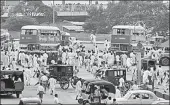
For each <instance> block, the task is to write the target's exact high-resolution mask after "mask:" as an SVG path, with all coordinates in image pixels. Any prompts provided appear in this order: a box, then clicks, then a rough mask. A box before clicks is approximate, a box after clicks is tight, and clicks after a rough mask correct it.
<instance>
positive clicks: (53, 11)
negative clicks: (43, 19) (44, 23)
mask: <svg viewBox="0 0 170 105" xmlns="http://www.w3.org/2000/svg"><path fill="white" fill-rule="evenodd" d="M54 7H55V4H54V0H53V25H54V24H55V10H54Z"/></svg>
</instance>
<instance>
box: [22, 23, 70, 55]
mask: <svg viewBox="0 0 170 105" xmlns="http://www.w3.org/2000/svg"><path fill="white" fill-rule="evenodd" d="M68 37H69V36H68V35H64V34H61V32H60V29H59V28H58V27H54V26H37V25H27V26H23V27H22V28H21V35H20V50H27V51H41V52H42V51H47V52H48V51H50V52H52V51H57V50H58V46H59V45H61V43H64V44H65V43H66V42H67V41H68V40H67V39H69V38H68ZM64 44H62V45H63V46H64Z"/></svg>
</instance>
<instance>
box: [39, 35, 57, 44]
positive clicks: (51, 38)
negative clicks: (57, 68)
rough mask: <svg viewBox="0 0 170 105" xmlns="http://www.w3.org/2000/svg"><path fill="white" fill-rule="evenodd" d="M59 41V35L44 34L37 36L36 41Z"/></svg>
mask: <svg viewBox="0 0 170 105" xmlns="http://www.w3.org/2000/svg"><path fill="white" fill-rule="evenodd" d="M59 42H60V38H59V36H45V35H39V36H38V43H59Z"/></svg>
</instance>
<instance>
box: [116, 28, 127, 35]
mask: <svg viewBox="0 0 170 105" xmlns="http://www.w3.org/2000/svg"><path fill="white" fill-rule="evenodd" d="M117 34H118V35H122V34H123V35H124V34H125V29H117Z"/></svg>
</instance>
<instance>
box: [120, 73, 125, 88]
mask: <svg viewBox="0 0 170 105" xmlns="http://www.w3.org/2000/svg"><path fill="white" fill-rule="evenodd" d="M124 83H125V80H124V78H123V76H122V77H121V78H120V79H119V87H120V88H122V87H124Z"/></svg>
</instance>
